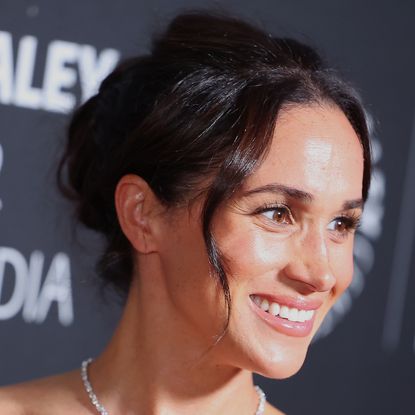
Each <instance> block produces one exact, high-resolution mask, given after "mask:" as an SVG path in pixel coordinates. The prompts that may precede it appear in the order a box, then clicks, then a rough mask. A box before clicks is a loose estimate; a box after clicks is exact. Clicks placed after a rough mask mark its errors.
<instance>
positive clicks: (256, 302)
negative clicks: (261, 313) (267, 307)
mask: <svg viewBox="0 0 415 415" xmlns="http://www.w3.org/2000/svg"><path fill="white" fill-rule="evenodd" d="M252 299H253V300H254V303H255V304H256V305H257V306H258V307H261V303H262V300H261V298H260V297H258V296H257V295H253V296H252Z"/></svg>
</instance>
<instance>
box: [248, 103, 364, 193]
mask: <svg viewBox="0 0 415 415" xmlns="http://www.w3.org/2000/svg"><path fill="white" fill-rule="evenodd" d="M362 179H363V150H362V147H361V144H360V141H359V138H358V137H357V134H356V133H355V131H354V129H353V127H352V126H351V124H350V122H349V121H348V119H347V118H346V116H345V115H344V113H343V112H342V111H341V110H340V109H339V108H337V107H335V106H330V105H328V104H327V105H317V104H316V105H312V106H295V107H291V108H289V109H286V110H284V111H282V112H281V114H280V115H279V116H278V119H277V122H276V125H275V131H274V137H273V139H272V143H271V147H270V150H269V153H268V154H267V156H266V158H265V160H264V161H263V163H262V164H261V165H260V166H259V167H258V169H257V171H256V172H255V173H254V174H253V175H252V176H250V177H249V178H248V180H247V181H246V183H245V186H246V187H252V186H262V185H266V184H269V183H271V182H278V183H279V184H283V185H287V186H291V187H295V188H298V189H301V190H304V191H306V192H308V193H311V194H312V195H314V196H316V197H317V198H318V197H319V196H320V197H325V198H327V197H328V196H330V198H335V199H336V198H339V199H353V198H360V197H361V196H362ZM245 186H244V187H245Z"/></svg>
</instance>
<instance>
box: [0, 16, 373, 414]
mask: <svg viewBox="0 0 415 415" xmlns="http://www.w3.org/2000/svg"><path fill="white" fill-rule="evenodd" d="M59 177H60V183H61V186H62V188H63V189H64V191H65V193H66V194H67V195H69V196H71V197H73V198H74V199H75V202H76V204H77V213H78V217H79V219H80V221H81V222H82V223H83V224H85V225H86V226H88V227H90V228H92V229H94V230H96V231H98V232H101V233H102V234H103V235H105V237H106V240H107V249H106V251H105V253H104V255H103V257H102V258H101V260H100V263H99V267H98V269H99V273H100V275H101V276H102V277H103V280H104V281H105V282H106V283H109V284H111V285H112V286H114V287H116V288H117V289H118V290H119V292H121V293H125V294H126V305H125V310H124V313H123V316H122V318H121V320H120V323H119V326H118V327H117V330H116V332H115V334H114V336H113V337H112V339H111V341H110V342H109V344H108V345H107V347H106V349H105V350H104V352H103V353H102V354H101V355H100V356H98V357H97V358H95V359H94V360H92V361H91V360H86V361H85V362H83V364H82V367H83V369H82V376H81V375H80V372H79V370H78V369H76V370H74V371H72V372H69V373H65V374H61V375H58V376H52V377H48V378H45V379H40V380H37V381H33V382H28V383H24V384H20V385H14V386H9V387H7V388H3V390H2V391H1V392H0V403H1V407H2V413H4V414H25V413H31V414H42V415H45V414H57V413H59V414H74V413H76V414H94V413H101V414H104V413H105V414H110V415H113V414H181V415H183V414H204V415H206V414H235V415H236V414H237V415H251V414H268V415H270V414H281V413H282V412H281V411H279V410H278V409H276V408H274V407H272V406H271V405H269V404H268V403H266V404H265V402H264V395H263V393H262V392H261V391H260V389H259V388H254V385H253V380H252V373H253V372H256V373H259V374H261V375H263V376H267V377H271V378H276V379H283V378H287V377H289V376H291V375H293V374H294V373H296V372H297V371H298V370H299V369H300V367H301V365H302V363H303V361H304V358H305V355H306V352H307V349H308V346H309V344H310V341H311V339H312V337H313V335H314V334H315V332H316V330H317V329H318V327H319V326H320V324H321V323H322V321H323V319H324V317H325V315H326V314H327V312H328V311H329V309H330V307H331V306H332V305H333V304H334V302H335V301H336V300H337V299H338V298H339V296H340V295H341V294H342V293H343V292H344V290H345V289H346V288H347V286H348V285H349V284H350V282H351V278H352V273H353V257H352V251H353V233H354V230H355V229H356V227H357V226H358V223H359V218H360V217H361V214H362V209H363V203H364V201H365V199H366V197H367V194H368V189H369V181H370V151H369V142H368V130H367V125H366V120H365V114H364V110H363V108H362V105H361V103H360V101H359V99H358V97H357V95H356V93H355V92H354V91H353V89H352V88H351V87H349V86H348V85H347V84H345V83H344V82H342V81H341V80H340V79H339V78H338V77H337V75H336V74H335V73H334V72H333V71H331V70H329V69H327V68H326V67H325V66H324V65H323V63H322V62H321V60H320V58H319V57H318V55H317V54H316V53H315V52H314V51H313V50H312V49H311V48H309V47H307V46H305V45H303V44H301V43H299V42H297V41H294V40H291V39H280V38H275V37H271V36H269V35H268V34H266V33H263V32H262V31H260V30H258V29H256V28H254V27H252V26H250V25H248V24H246V23H244V22H241V21H239V20H233V19H230V18H224V17H214V16H210V15H206V14H186V15H180V16H178V17H177V18H176V19H174V20H173V22H172V23H171V24H170V26H169V27H168V28H167V31H166V32H165V33H164V34H163V35H162V36H161V37H159V38H158V39H157V40H156V41H155V42H154V44H153V48H152V51H151V53H150V54H149V55H147V56H142V57H137V58H134V59H131V60H129V61H126V62H124V63H123V64H121V65H120V66H119V67H118V68H117V69H116V70H115V71H114V72H113V73H112V74H111V75H110V76H109V77H108V78H107V79H106V80H105V81H104V82H103V83H102V85H101V88H100V91H99V93H98V94H97V95H96V96H94V97H93V98H91V99H90V100H89V101H88V102H86V103H85V104H84V105H83V106H82V107H81V108H80V109H78V110H77V112H76V113H75V114H74V116H73V119H72V121H71V124H70V127H69V134H68V144H67V149H66V153H65V156H64V158H63V160H62V163H61V167H60V176H59ZM39 398H40V399H39Z"/></svg>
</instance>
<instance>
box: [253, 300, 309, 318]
mask: <svg viewBox="0 0 415 415" xmlns="http://www.w3.org/2000/svg"><path fill="white" fill-rule="evenodd" d="M251 299H252V301H253V302H254V303H255V304H256V305H257V306H258V307H260V308H261V309H262V310H264V311H265V312H267V313H269V314H272V315H273V316H275V317H276V316H280V317H281V318H285V319H287V320H290V321H298V322H301V323H304V322H305V321H308V320H311V319H312V318H313V315H314V310H299V309H298V308H294V307H293V308H290V307H287V306H286V305H281V304H278V303H276V302H270V301H268V300H267V299H266V298H261V297H260V296H259V295H252V296H251Z"/></svg>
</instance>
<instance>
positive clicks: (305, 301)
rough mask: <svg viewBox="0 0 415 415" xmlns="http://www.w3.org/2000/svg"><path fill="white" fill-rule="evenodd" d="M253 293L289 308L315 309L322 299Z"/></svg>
mask: <svg viewBox="0 0 415 415" xmlns="http://www.w3.org/2000/svg"><path fill="white" fill-rule="evenodd" d="M253 295H257V296H259V297H261V298H265V299H267V300H268V301H269V302H273V303H278V304H279V305H285V306H287V307H290V308H298V309H300V310H316V309H317V308H319V307H320V306H321V305H322V304H323V301H322V300H314V299H313V300H312V299H309V298H304V297H293V296H288V295H274V294H269V293H267V294H265V293H254V294H253Z"/></svg>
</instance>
